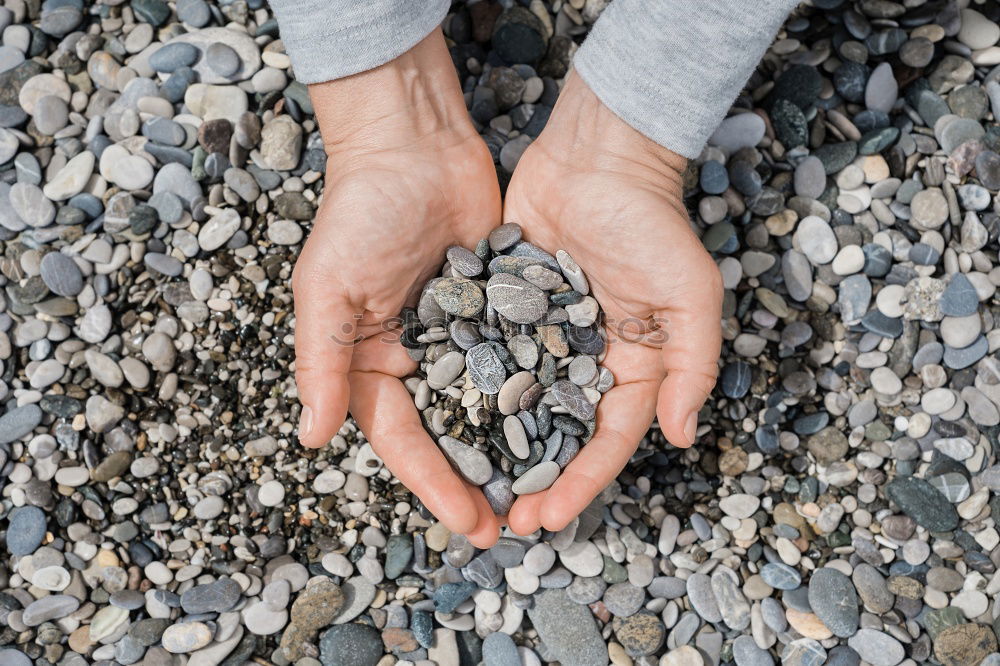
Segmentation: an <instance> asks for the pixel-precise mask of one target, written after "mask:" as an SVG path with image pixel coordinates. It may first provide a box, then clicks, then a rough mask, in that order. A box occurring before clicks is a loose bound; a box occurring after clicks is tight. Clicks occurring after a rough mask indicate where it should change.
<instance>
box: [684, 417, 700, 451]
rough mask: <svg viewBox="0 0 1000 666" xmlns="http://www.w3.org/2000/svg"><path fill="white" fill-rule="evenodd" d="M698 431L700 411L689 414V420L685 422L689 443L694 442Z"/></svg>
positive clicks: (685, 431)
mask: <svg viewBox="0 0 1000 666" xmlns="http://www.w3.org/2000/svg"><path fill="white" fill-rule="evenodd" d="M697 432H698V412H691V413H690V414H688V417H687V421H685V422H684V437H685V439H687V442H688V444H694V437H695V434H697Z"/></svg>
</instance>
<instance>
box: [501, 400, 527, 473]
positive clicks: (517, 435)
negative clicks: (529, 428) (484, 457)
mask: <svg viewBox="0 0 1000 666" xmlns="http://www.w3.org/2000/svg"><path fill="white" fill-rule="evenodd" d="M503 434H504V437H505V438H506V440H507V446H508V447H510V452H511V453H513V454H514V455H515V456H517V457H518V458H521V459H527V458H528V456H530V455H531V449H530V448H529V447H528V436H527V435H526V434H525V432H524V425H523V424H522V423H521V419H519V418H517V417H516V416H508V417H507V418H505V419H504V420H503ZM516 485H517V483H516V482H515V486H516ZM515 492H516V491H515Z"/></svg>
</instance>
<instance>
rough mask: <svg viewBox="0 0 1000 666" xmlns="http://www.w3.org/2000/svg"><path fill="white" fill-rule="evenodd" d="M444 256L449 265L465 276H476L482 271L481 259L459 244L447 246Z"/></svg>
mask: <svg viewBox="0 0 1000 666" xmlns="http://www.w3.org/2000/svg"><path fill="white" fill-rule="evenodd" d="M446 256H447V257H448V262H449V263H450V264H451V267H452V268H454V269H455V270H456V271H458V272H459V273H461V274H462V275H464V276H465V277H470V278H471V277H476V276H477V275H479V274H480V273H482V272H483V260H482V259H480V258H479V257H477V256H476V253H475V252H472V251H471V250H468V249H466V248H464V247H462V246H461V245H452V246H451V247H449V248H448V252H447V253H446Z"/></svg>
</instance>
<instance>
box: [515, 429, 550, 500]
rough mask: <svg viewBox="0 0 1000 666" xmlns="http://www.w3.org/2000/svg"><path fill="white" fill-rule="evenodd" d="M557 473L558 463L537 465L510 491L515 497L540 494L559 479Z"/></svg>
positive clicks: (522, 476) (518, 480)
mask: <svg viewBox="0 0 1000 666" xmlns="http://www.w3.org/2000/svg"><path fill="white" fill-rule="evenodd" d="M508 418H510V417H508ZM515 418H516V417H515ZM518 424H519V425H520V421H518ZM559 472H560V469H559V464H558V463H555V462H543V463H538V464H537V465H535V466H534V467H532V468H531V469H529V470H528V471H527V472H525V473H524V474H522V475H521V476H520V477H518V479H517V480H516V481H514V483H513V485H512V486H511V491H513V493H514V494H515V495H530V494H531V493H538V492H541V491H543V490H545V489H546V488H548V487H549V486H551V485H552V484H553V483H554V482H555V480H556V479H557V478H558V477H559Z"/></svg>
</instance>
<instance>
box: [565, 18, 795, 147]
mask: <svg viewBox="0 0 1000 666" xmlns="http://www.w3.org/2000/svg"><path fill="white" fill-rule="evenodd" d="M797 2H798V0H702V1H700V2H685V1H684V0H656V1H655V2H650V1H649V0H615V1H614V2H612V3H611V4H610V5H609V6H608V9H607V10H606V11H605V12H604V14H603V15H602V16H601V18H600V19H599V20H598V21H597V24H596V25H595V26H594V29H593V30H592V31H591V33H590V36H589V37H588V38H587V40H586V41H585V42H584V44H583V46H582V47H581V48H580V50H579V52H578V53H577V55H576V58H575V60H574V66H575V67H576V70H577V71H578V72H579V74H580V76H581V78H583V80H584V81H585V82H586V83H587V85H588V86H589V87H590V88H591V89H592V90H593V91H594V93H595V94H596V95H597V97H598V98H600V99H601V101H602V102H604V104H605V105H607V106H608V108H610V109H611V110H612V111H614V112H615V114H617V115H618V116H619V117H620V118H622V120H624V121H625V122H627V123H628V124H629V125H631V126H632V127H634V128H635V129H637V130H638V131H640V132H642V134H644V135H645V136H647V137H649V138H650V139H652V140H653V141H655V142H656V143H658V144H660V145H661V146H665V147H666V148H669V149H670V150H672V151H673V152H675V153H678V154H680V155H683V156H685V157H689V158H693V157H697V156H698V154H699V153H700V152H701V149H702V147H703V146H704V144H705V141H706V140H707V139H708V137H709V136H710V135H711V133H712V132H713V131H714V130H715V128H716V127H717V126H718V124H719V122H720V121H721V120H722V118H723V117H725V114H726V111H727V110H728V109H729V107H730V105H731V104H732V102H733V100H734V99H735V98H736V95H737V94H738V93H739V91H740V89H741V88H742V86H743V85H744V84H745V83H746V81H747V79H748V78H749V76H750V74H751V73H752V72H753V68H754V67H755V66H756V64H757V62H758V61H759V60H760V57H761V55H763V53H764V51H765V50H766V49H767V46H768V44H770V42H771V39H772V38H773V37H774V34H775V32H777V30H778V28H779V27H780V26H781V23H782V21H783V20H784V18H785V16H786V15H787V14H788V12H790V11H791V10H792V8H793V7H795V5H796V4H797Z"/></svg>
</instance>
